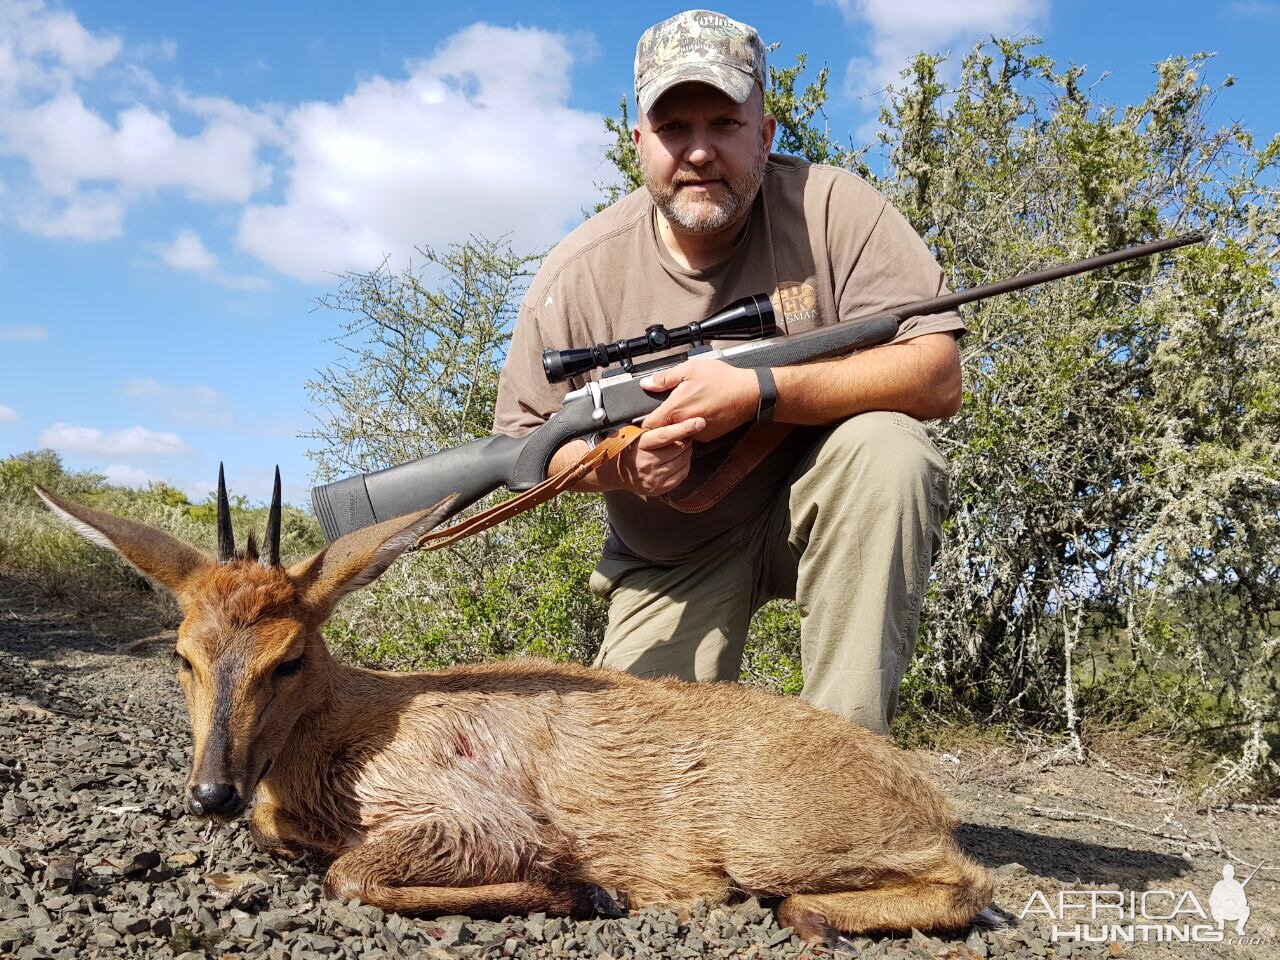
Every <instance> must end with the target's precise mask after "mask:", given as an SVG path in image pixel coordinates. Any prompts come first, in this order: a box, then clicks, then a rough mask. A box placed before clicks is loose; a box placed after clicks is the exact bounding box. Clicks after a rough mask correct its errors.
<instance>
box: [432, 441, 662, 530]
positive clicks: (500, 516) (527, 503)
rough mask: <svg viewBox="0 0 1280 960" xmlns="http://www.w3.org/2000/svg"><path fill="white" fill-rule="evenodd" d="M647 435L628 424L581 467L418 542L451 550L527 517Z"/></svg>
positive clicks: (587, 456)
mask: <svg viewBox="0 0 1280 960" xmlns="http://www.w3.org/2000/svg"><path fill="white" fill-rule="evenodd" d="M644 432H645V430H644V428H643V427H637V426H633V425H631V424H628V425H627V426H625V427H622V428H621V429H620V430H619V431H618V432H617V433H615V434H613V435H612V436H610V437H607V438H605V439H604V440H601V441H600V442H599V443H598V444H596V445H595V446H594V447H593V448H592V449H590V450H588V451H587V452H586V454H585V455H584V456H583V457H582V459H580V460H579V461H578V462H577V463H575V464H573V465H572V466H569V467H566V468H565V469H563V470H561V471H560V472H559V473H557V474H556V475H555V476H552V477H548V478H547V479H546V480H543V481H542V482H541V483H540V484H538V485H537V486H536V487H530V488H529V489H528V490H526V491H524V492H523V493H521V494H520V495H519V496H517V497H512V498H511V499H510V500H506V501H503V502H502V503H499V504H497V505H496V506H493V507H490V508H489V509H488V510H482V511H481V512H480V513H477V514H475V515H474V516H471V517H468V518H467V519H466V520H463V521H461V522H460V523H455V524H454V525H453V526H451V527H443V528H441V529H439V530H432V531H431V532H430V533H427V534H424V535H423V536H421V537H419V538H418V549H419V550H439V549H440V548H441V547H448V546H451V545H453V544H455V543H457V542H458V541H459V540H463V539H466V538H467V537H470V536H474V535H475V534H477V533H481V532H482V531H485V530H488V529H489V528H490V527H495V526H497V525H498V524H500V523H501V522H502V521H503V520H507V519H509V518H511V517H514V516H515V515H516V514H518V513H524V511H526V510H531V509H532V508H534V507H536V506H538V505H539V504H542V503H546V502H547V501H548V500H550V499H552V498H553V497H555V496H556V494H559V493H563V492H564V491H565V490H567V489H568V488H569V487H571V486H573V485H574V484H575V483H577V482H578V481H579V480H581V479H582V478H583V477H585V476H586V475H587V474H589V473H590V472H591V471H592V470H594V469H596V467H598V466H600V464H602V463H604V462H606V461H608V460H612V459H613V458H614V457H616V456H617V455H618V454H620V453H622V451H623V450H625V449H627V447H629V446H631V444H633V443H635V441H636V440H637V439H638V438H639V437H640V436H641V434H643V433H644Z"/></svg>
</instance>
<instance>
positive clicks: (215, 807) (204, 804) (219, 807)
mask: <svg viewBox="0 0 1280 960" xmlns="http://www.w3.org/2000/svg"><path fill="white" fill-rule="evenodd" d="M237 799H238V798H237V797H236V788H235V787H234V786H232V785H231V784H229V783H197V784H196V785H195V786H194V787H192V788H191V812H192V813H194V814H196V815H197V816H202V817H203V816H206V815H208V814H219V813H227V812H228V811H230V810H233V809H235V806H236V802H237Z"/></svg>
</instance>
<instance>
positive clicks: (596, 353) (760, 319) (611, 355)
mask: <svg viewBox="0 0 1280 960" xmlns="http://www.w3.org/2000/svg"><path fill="white" fill-rule="evenodd" d="M775 333H777V325H776V324H775V323H774V319H773V304H772V303H770V302H769V298H768V297H766V296H765V295H764V294H761V293H757V294H756V295H755V296H751V297H743V298H742V299H741V300H735V301H734V302H733V303H731V304H729V306H727V307H725V308H724V309H723V310H721V311H720V312H719V313H717V314H714V315H712V316H710V317H707V319H705V320H702V321H700V322H697V323H691V324H689V325H688V326H687V327H675V328H673V329H671V330H668V329H667V328H666V327H664V326H662V325H661V324H657V323H655V324H654V325H653V326H651V327H648V328H646V329H645V332H644V336H643V337H632V338H631V339H630V340H618V341H615V342H614V343H597V344H596V345H595V346H594V347H584V348H580V349H574V350H552V349H550V348H549V347H548V348H547V349H546V350H543V351H542V369H543V370H544V371H546V374H547V380H549V381H550V382H551V383H559V382H560V381H561V380H567V379H568V378H569V377H572V376H576V375H577V374H579V373H585V372H586V371H588V370H594V369H595V368H596V367H608V366H612V365H613V364H615V363H616V364H619V365H620V366H621V367H622V369H624V370H627V371H630V370H631V368H632V366H633V365H634V363H635V361H634V358H635V357H643V356H645V355H647V354H650V353H661V352H662V351H663V350H669V349H671V348H672V347H683V346H694V347H697V346H701V345H702V343H703V342H704V341H706V340H763V339H765V338H767V337H772V336H773V335H774V334H775Z"/></svg>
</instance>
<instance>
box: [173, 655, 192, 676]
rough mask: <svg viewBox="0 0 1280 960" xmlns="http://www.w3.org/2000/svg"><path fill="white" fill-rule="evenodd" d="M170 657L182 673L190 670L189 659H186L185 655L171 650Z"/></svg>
mask: <svg viewBox="0 0 1280 960" xmlns="http://www.w3.org/2000/svg"><path fill="white" fill-rule="evenodd" d="M171 659H172V660H173V662H174V663H176V664H177V665H178V669H179V670H181V671H183V672H184V673H190V672H191V661H190V660H188V659H187V658H186V657H184V656H183V655H182V654H180V653H179V652H178V651H177V650H175V651H173V656H172V657H171Z"/></svg>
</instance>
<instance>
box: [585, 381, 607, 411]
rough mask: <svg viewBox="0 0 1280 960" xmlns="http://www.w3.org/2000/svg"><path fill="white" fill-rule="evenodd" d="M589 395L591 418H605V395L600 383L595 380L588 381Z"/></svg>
mask: <svg viewBox="0 0 1280 960" xmlns="http://www.w3.org/2000/svg"><path fill="white" fill-rule="evenodd" d="M587 395H588V396H589V397H590V398H591V419H592V420H603V419H604V397H602V396H601V395H600V384H599V383H597V382H596V381H595V380H588V381H587Z"/></svg>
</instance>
